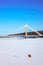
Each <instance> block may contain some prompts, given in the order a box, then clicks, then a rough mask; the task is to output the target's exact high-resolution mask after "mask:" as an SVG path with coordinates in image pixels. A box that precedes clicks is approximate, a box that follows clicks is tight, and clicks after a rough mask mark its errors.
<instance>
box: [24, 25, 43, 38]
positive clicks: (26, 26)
mask: <svg viewBox="0 0 43 65" xmlns="http://www.w3.org/2000/svg"><path fill="white" fill-rule="evenodd" d="M24 28H25V32H26V38H27V30H28V29H30V30H32V31H34V32H36V33H37V34H38V35H39V36H42V34H40V33H39V32H38V31H36V30H34V29H33V28H32V27H30V26H28V25H27V24H25V26H24Z"/></svg>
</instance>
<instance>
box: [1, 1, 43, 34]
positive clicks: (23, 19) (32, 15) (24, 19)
mask: <svg viewBox="0 0 43 65" xmlns="http://www.w3.org/2000/svg"><path fill="white" fill-rule="evenodd" d="M26 23H27V24H28V25H30V26H31V27H33V28H34V29H36V30H43V0H0V35H4V34H10V33H15V32H16V31H15V30H16V29H17V28H19V27H21V26H23V25H24V24H26ZM22 31H23V30H20V31H19V32H22Z"/></svg>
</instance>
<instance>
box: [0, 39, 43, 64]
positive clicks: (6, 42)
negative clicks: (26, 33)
mask: <svg viewBox="0 0 43 65" xmlns="http://www.w3.org/2000/svg"><path fill="white" fill-rule="evenodd" d="M28 54H31V58H29V57H28ZM0 65H43V38H35V39H32V38H30V39H14V38H13V39H12V38H9V39H0Z"/></svg>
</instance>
